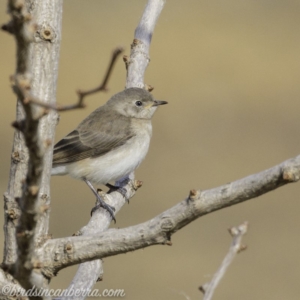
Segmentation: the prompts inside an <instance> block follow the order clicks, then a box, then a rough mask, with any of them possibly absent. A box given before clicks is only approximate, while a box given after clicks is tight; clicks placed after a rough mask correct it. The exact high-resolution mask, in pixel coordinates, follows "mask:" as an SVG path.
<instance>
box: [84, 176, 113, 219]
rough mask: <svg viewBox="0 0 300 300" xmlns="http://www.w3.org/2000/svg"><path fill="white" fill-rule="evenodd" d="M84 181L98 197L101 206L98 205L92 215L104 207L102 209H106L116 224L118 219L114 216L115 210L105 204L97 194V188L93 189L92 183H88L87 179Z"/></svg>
mask: <svg viewBox="0 0 300 300" xmlns="http://www.w3.org/2000/svg"><path fill="white" fill-rule="evenodd" d="M83 180H84V182H85V183H86V184H87V185H88V186H89V188H90V189H91V190H92V192H93V193H94V195H95V196H96V198H97V200H98V202H99V204H97V205H96V206H95V207H94V208H93V209H92V212H91V213H92V214H93V212H94V211H95V210H97V209H98V208H99V206H100V207H102V208H104V209H106V210H107V211H108V212H109V214H110V216H111V218H112V219H113V220H114V221H115V223H116V218H115V214H114V211H115V208H114V207H112V206H110V205H108V204H107V203H105V201H104V200H103V199H102V198H101V196H100V195H99V194H98V193H97V191H96V190H95V188H94V187H93V185H92V184H91V183H90V181H88V180H87V179H85V178H84V179H83Z"/></svg>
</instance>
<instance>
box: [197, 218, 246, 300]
mask: <svg viewBox="0 0 300 300" xmlns="http://www.w3.org/2000/svg"><path fill="white" fill-rule="evenodd" d="M247 230H248V223H247V222H244V223H243V224H241V225H239V226H237V227H232V228H229V233H230V234H231V236H232V237H233V239H232V243H231V245H230V248H229V251H228V253H227V255H226V256H225V258H224V260H223V261H222V263H221V266H220V268H219V269H218V271H217V272H216V273H215V274H214V276H213V278H212V280H211V281H210V282H208V283H205V284H204V285H202V286H201V287H200V288H199V290H200V291H201V292H202V293H204V297H203V300H211V299H212V296H213V294H214V292H215V290H216V288H217V286H218V284H219V283H220V281H221V279H222V277H223V276H224V275H225V273H226V271H227V269H228V267H229V265H230V264H231V263H232V262H233V260H234V258H235V257H236V255H237V254H238V253H239V252H241V251H243V250H245V249H246V246H244V245H242V238H243V236H244V235H245V234H246V232H247Z"/></svg>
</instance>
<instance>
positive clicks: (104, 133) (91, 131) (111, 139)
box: [53, 118, 134, 166]
mask: <svg viewBox="0 0 300 300" xmlns="http://www.w3.org/2000/svg"><path fill="white" fill-rule="evenodd" d="M122 121H123V122H122ZM133 136H134V134H133V132H132V130H130V124H129V123H128V122H125V126H124V120H122V118H119V119H117V120H116V119H114V120H112V119H110V120H107V122H105V123H102V124H101V122H100V123H99V122H91V121H90V120H89V119H86V120H84V121H83V122H82V123H81V124H80V125H79V126H78V128H77V129H76V130H74V131H72V132H71V133H69V134H68V135H67V136H66V137H64V138H63V139H62V140H60V141H59V142H58V143H57V144H56V145H55V146H54V151H53V166H54V165H59V164H67V163H72V162H76V161H79V160H82V159H85V158H88V157H98V156H101V155H104V154H106V153H107V152H109V151H111V150H113V149H116V148H118V147H120V146H122V145H124V144H125V143H126V142H127V141H128V140H129V139H131V138H132V137H133Z"/></svg>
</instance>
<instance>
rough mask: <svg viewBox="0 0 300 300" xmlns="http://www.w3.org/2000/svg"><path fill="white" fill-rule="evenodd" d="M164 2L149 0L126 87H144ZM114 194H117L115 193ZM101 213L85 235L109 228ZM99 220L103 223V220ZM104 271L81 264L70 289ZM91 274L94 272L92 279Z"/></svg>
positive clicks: (90, 282) (86, 283) (91, 264)
mask: <svg viewBox="0 0 300 300" xmlns="http://www.w3.org/2000/svg"><path fill="white" fill-rule="evenodd" d="M164 3H165V0H149V1H148V4H147V6H146V8H145V11H144V13H143V16H142V19H141V21H140V23H139V25H138V27H137V29H136V31H135V37H134V41H136V45H134V46H133V47H132V50H131V55H130V61H128V62H127V63H126V68H127V81H126V88H129V87H144V83H143V78H144V72H145V70H146V68H147V65H148V63H149V47H150V42H151V37H152V34H153V31H154V27H155V25H156V22H157V19H158V17H159V15H160V13H161V10H162V8H163V6H164ZM134 44H135V42H134ZM131 176H132V178H133V177H134V175H133V174H132V175H131ZM116 185H118V186H123V185H124V182H119V183H118V182H117V183H116ZM113 194H114V195H115V193H113ZM117 197H118V196H114V200H116V201H117V202H118V204H117V203H116V204H115V205H114V206H115V207H116V206H117V207H119V206H122V205H124V203H125V202H124V201H123V200H121V201H120V200H118V199H117ZM101 215H102V216H99V218H100V219H101V218H104V221H103V222H105V223H106V224H102V226H100V225H99V224H100V223H99V224H98V223H97V228H96V230H94V229H91V230H90V229H89V227H87V228H86V229H85V231H84V236H90V235H95V234H99V233H101V232H103V231H104V230H106V229H107V228H108V226H109V222H107V221H106V220H105V219H106V217H105V215H106V213H105V212H101ZM91 222H93V220H91V221H90V222H89V224H90V223H91ZM99 222H101V223H102V221H99ZM50 272H51V271H50ZM102 272H103V268H102V262H101V261H91V262H89V263H85V264H81V265H80V266H79V268H78V271H77V273H76V275H75V277H74V279H73V281H72V283H71V285H70V286H69V287H68V289H69V290H70V289H79V288H84V289H89V288H91V287H92V286H93V285H94V284H95V282H96V279H97V278H99V276H100V275H101V274H102ZM90 274H94V275H93V278H92V280H91V275H90ZM83 298H84V297H82V299H83Z"/></svg>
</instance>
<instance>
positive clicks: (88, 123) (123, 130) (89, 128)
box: [51, 88, 167, 220]
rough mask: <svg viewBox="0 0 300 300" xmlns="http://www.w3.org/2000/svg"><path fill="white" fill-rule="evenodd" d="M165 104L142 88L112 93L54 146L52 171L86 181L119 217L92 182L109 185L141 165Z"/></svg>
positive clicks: (107, 207) (100, 200) (110, 211)
mask: <svg viewBox="0 0 300 300" xmlns="http://www.w3.org/2000/svg"><path fill="white" fill-rule="evenodd" d="M163 104H167V102H166V101H159V100H154V99H153V96H152V95H151V94H150V93H149V92H148V91H146V90H144V89H141V88H129V89H126V90H124V91H122V92H120V93H118V94H116V95H114V96H112V97H111V98H110V99H109V100H108V101H107V103H106V104H105V105H103V106H100V107H99V108H97V109H96V110H95V111H93V112H92V113H91V114H90V115H89V116H88V117H87V118H85V119H84V120H83V121H82V122H81V123H80V124H79V125H78V127H77V128H76V129H75V130H73V131H72V132H71V133H69V134H68V135H67V136H66V137H64V138H63V139H62V140H60V141H59V142H58V143H57V144H56V145H55V146H54V151H53V165H52V173H51V175H66V174H68V175H70V176H71V177H73V178H76V179H81V180H83V181H85V182H86V184H87V185H88V186H89V187H90V189H91V190H92V191H93V193H94V195H95V196H96V197H97V199H98V201H99V203H100V205H101V206H102V207H103V208H104V209H106V210H107V211H108V212H109V213H110V215H111V217H112V219H113V220H115V217H114V208H113V207H112V206H110V205H108V204H106V203H105V202H104V201H103V199H101V197H100V196H99V194H98V193H97V191H96V189H95V188H94V187H93V185H92V183H93V184H104V185H107V184H108V183H109V182H110V181H115V180H118V179H120V178H122V177H124V176H126V175H128V174H129V173H131V172H132V171H134V170H135V169H136V168H137V167H138V166H139V165H140V163H141V162H142V160H143V159H144V158H145V156H146V154H147V152H148V148H149V144H150V139H151V135H152V125H151V118H152V116H153V114H154V112H155V111H156V109H157V107H158V106H159V105H163Z"/></svg>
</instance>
